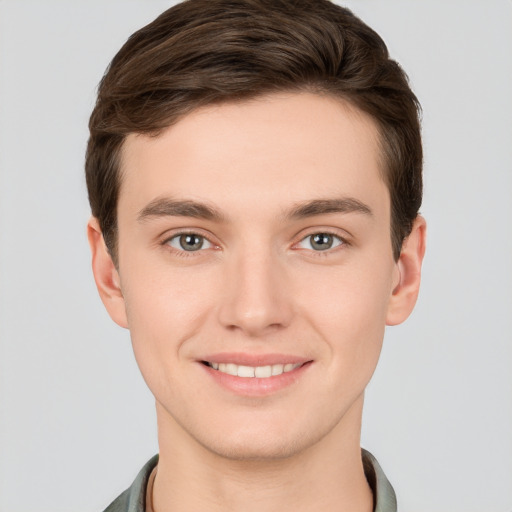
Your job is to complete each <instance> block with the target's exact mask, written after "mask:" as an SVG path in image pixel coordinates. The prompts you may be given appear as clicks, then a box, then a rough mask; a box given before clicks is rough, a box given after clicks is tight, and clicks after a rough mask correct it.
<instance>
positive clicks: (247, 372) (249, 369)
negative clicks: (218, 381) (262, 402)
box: [202, 361, 305, 379]
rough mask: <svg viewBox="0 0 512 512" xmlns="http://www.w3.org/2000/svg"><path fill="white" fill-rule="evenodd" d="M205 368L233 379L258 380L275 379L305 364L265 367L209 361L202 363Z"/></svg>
mask: <svg viewBox="0 0 512 512" xmlns="http://www.w3.org/2000/svg"><path fill="white" fill-rule="evenodd" d="M202 363H203V364H204V365H205V366H208V367H210V368H212V369H213V370H216V371H218V372H220V373H225V374H227V375H232V376H233V377H242V378H247V379H251V378H258V379H268V378H270V377H276V376H278V375H282V374H283V373H289V372H292V371H293V370H296V369H297V368H300V367H301V366H303V364H305V363H285V364H272V365H266V366H245V365H238V364H234V363H216V362H211V361H202Z"/></svg>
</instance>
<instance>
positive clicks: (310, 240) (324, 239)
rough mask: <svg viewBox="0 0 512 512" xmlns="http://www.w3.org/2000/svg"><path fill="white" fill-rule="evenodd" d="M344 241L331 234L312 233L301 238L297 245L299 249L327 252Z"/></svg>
mask: <svg viewBox="0 0 512 512" xmlns="http://www.w3.org/2000/svg"><path fill="white" fill-rule="evenodd" d="M343 243H344V241H343V240H342V239H341V238H340V237H338V236H336V235H333V234H332V233H314V234H312V235H309V236H307V237H306V238H303V239H302V240H301V241H300V242H299V243H298V244H297V245H298V247H300V248H301V249H310V250H313V251H327V250H328V249H332V248H333V247H338V246H339V245H342V244H343Z"/></svg>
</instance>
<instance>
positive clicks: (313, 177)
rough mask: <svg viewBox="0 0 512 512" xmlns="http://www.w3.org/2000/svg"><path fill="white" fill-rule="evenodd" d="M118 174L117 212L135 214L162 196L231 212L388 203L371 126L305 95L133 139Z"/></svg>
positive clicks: (330, 102)
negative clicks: (304, 204)
mask: <svg viewBox="0 0 512 512" xmlns="http://www.w3.org/2000/svg"><path fill="white" fill-rule="evenodd" d="M121 169H122V178H121V190H120V198H119V208H120V209H124V208H128V209H129V210H130V211H133V212H135V211H139V210H140V209H141V208H142V207H144V205H145V204H147V203H148V202H150V201H152V200H154V199H155V198H158V197H161V196H172V197H176V196H178V197H185V198H187V199H198V200H201V201H206V202H208V201H212V202H214V203H215V204H216V205H219V204H221V206H224V207H225V208H230V207H233V208H235V210H236V209H240V210H243V207H246V208H250V207H251V206H254V207H257V206H258V204H259V205H260V206H261V205H262V203H263V202H265V205H266V207H268V208H272V207H273V205H275V207H276V208H278V207H282V206H283V205H284V203H286V202H287V201H304V200H308V199H311V198H312V197H314V196H316V197H320V198H321V197H333V196H344V195H345V196H346V195H349V196H351V197H358V198H360V199H361V200H364V201H366V202H367V201H370V202H375V201H376V202H379V201H381V202H382V197H381V196H385V198H386V201H385V202H386V203H387V202H388V201H387V198H388V194H387V188H386V186H385V184H384V183H383V181H382V178H381V166H380V150H379V135H378V129H377V127H376V124H375V123H374V121H373V120H372V119H371V118H370V117H369V116H367V115H366V114H364V113H362V112H360V111H358V110H357V109H355V108H354V107H352V106H350V105H349V104H348V103H346V102H344V101H342V100H339V99H334V98H331V97H326V96H320V95H317V94H310V93H289V94H283V93H281V94H273V95H269V96H263V97H259V98H256V99H253V100H250V101H244V102H239V103H227V104H221V105H215V106H209V107H205V108H201V109H198V110H196V111H194V112H192V113H191V114H189V115H187V116H185V117H184V118H182V119H181V120H180V121H178V122H177V123H176V124H174V125H172V126H171V127H169V128H167V129H166V130H164V131H163V132H162V133H161V134H159V135H158V136H156V137H150V136H146V135H137V134H130V135H129V136H128V137H127V139H126V141H125V143H124V146H123V151H122V161H121Z"/></svg>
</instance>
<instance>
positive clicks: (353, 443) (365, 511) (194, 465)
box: [153, 397, 373, 512]
mask: <svg viewBox="0 0 512 512" xmlns="http://www.w3.org/2000/svg"><path fill="white" fill-rule="evenodd" d="M362 401H363V398H362V397H360V399H359V400H358V401H357V402H356V403H354V405H353V406H352V407H351V409H350V410H349V411H347V413H346V414H345V416H344V417H343V419H342V420H341V422H340V423H338V425H336V427H335V428H334V429H333V430H332V431H331V432H330V433H329V434H327V435H326V436H325V437H323V438H322V439H321V440H319V441H318V442H317V443H315V444H314V445H313V446H310V447H308V448H307V449H305V450H303V451H301V452H298V453H296V454H294V455H292V456H289V457H286V458H273V459H270V460H269V459H263V460H254V459H251V460H233V459H230V458H226V457H223V456H220V455H218V454H216V453H213V452H212V451H210V450H208V449H207V448H206V447H204V446H202V445H200V444H199V443H198V442H197V441H195V440H194V439H192V438H191V437H190V436H188V434H187V433H186V432H185V431H184V430H183V429H181V427H180V426H179V425H178V424H177V423H176V422H175V421H174V420H173V419H172V418H171V417H170V416H169V415H168V414H167V413H166V411H164V410H162V408H161V407H160V406H158V405H157V416H158V431H159V445H160V460H159V463H158V469H157V474H156V478H155V482H154V488H153V509H154V512H163V511H166V510H172V511H173V512H196V511H197V512H199V511H201V512H220V511H222V512H226V511H230V512H240V511H243V512H253V511H254V512H256V511H258V512H259V511H261V510H265V511H266V512H277V511H279V512H287V511H293V512H306V511H308V512H310V511H312V510H322V511H325V512H343V511H346V512H348V511H350V512H356V511H357V512H359V511H360V512H370V511H371V510H373V497H372V493H371V490H370V488H369V486H368V483H367V481H366V477H365V475H364V470H363V465H362V460H361V449H360V430H361V414H362Z"/></svg>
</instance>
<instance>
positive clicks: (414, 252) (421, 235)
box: [386, 215, 427, 325]
mask: <svg viewBox="0 0 512 512" xmlns="http://www.w3.org/2000/svg"><path fill="white" fill-rule="evenodd" d="M426 235H427V224H426V222H425V219H424V218H423V217H421V216H420V215H418V216H417V217H416V219H415V221H414V224H413V226H412V231H411V234H410V235H409V236H408V237H407V238H406V239H405V240H404V243H403V245H402V251H401V253H400V257H399V258H398V261H397V262H396V267H397V275H398V279H397V283H396V286H395V288H394V289H393V293H392V295H391V299H390V301H389V304H388V312H387V315H386V325H397V324H400V323H402V322H403V321H404V320H405V319H406V318H407V317H408V316H409V315H410V314H411V312H412V310H413V309H414V305H415V304H416V299H417V298H418V293H419V291H420V281H421V264H422V262H423V256H424V255H425V244H426Z"/></svg>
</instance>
